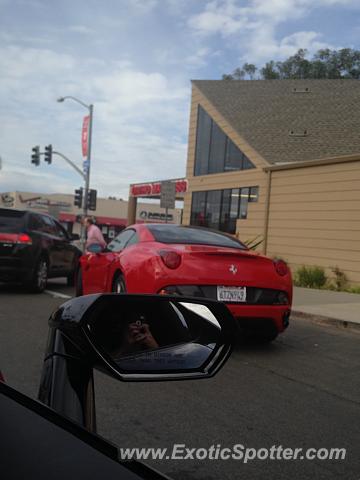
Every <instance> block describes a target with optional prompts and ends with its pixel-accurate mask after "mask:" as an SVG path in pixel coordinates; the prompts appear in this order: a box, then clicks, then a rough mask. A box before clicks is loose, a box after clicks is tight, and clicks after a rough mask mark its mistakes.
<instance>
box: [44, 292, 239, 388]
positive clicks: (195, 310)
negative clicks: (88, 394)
mask: <svg viewBox="0 0 360 480" xmlns="http://www.w3.org/2000/svg"><path fill="white" fill-rule="evenodd" d="M58 312H59V313H58V314H55V317H54V318H56V319H57V320H56V323H54V320H52V322H51V325H52V326H55V325H57V326H58V328H59V329H61V331H63V332H64V333H66V336H67V337H68V338H70V337H71V336H74V335H75V336H74V342H76V341H79V340H80V343H79V348H81V349H83V350H86V351H87V354H86V355H85V357H84V358H83V361H87V362H89V363H92V365H93V366H94V367H95V368H99V369H100V370H102V371H104V372H105V373H107V374H109V375H111V376H113V377H116V378H118V379H119V380H123V381H134V380H136V381H139V380H142V381H147V380H151V381H153V380H175V379H176V380H178V379H182V378H203V377H210V376H212V375H214V374H215V373H216V372H217V371H218V370H219V368H220V367H221V366H222V365H223V362H224V361H225V360H226V358H227V356H228V355H229V352H230V348H231V344H232V341H233V338H234V333H235V330H236V328H237V327H236V324H235V320H234V318H233V317H232V315H231V313H230V312H229V310H228V309H227V307H226V306H225V305H224V304H222V303H218V302H214V301H204V300H195V299H193V298H184V297H168V296H163V295H124V294H121V295H119V294H116V295H114V294H104V295H89V296H86V297H79V298H77V299H73V300H70V301H69V302H67V303H66V304H64V305H63V306H62V307H60V309H59V311H58ZM70 312H71V313H70ZM70 317H71V320H70ZM69 320H70V321H69ZM75 325H76V329H75V330H74V327H75ZM75 331H76V334H74V332H75ZM69 336H70V337H69Z"/></svg>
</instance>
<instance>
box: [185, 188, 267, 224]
mask: <svg viewBox="0 0 360 480" xmlns="http://www.w3.org/2000/svg"><path fill="white" fill-rule="evenodd" d="M258 197H259V187H243V188H231V189H230V188H229V189H226V190H208V191H205V192H193V194H192V205H191V218H190V224H191V225H198V226H202V227H208V228H213V229H215V230H221V231H223V232H227V233H235V232H236V221H237V219H245V218H247V214H248V204H249V202H257V201H258Z"/></svg>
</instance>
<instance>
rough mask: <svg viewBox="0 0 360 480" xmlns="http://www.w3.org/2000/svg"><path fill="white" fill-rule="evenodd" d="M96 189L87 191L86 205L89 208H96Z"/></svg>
mask: <svg viewBox="0 0 360 480" xmlns="http://www.w3.org/2000/svg"><path fill="white" fill-rule="evenodd" d="M96 195H97V191H96V190H89V191H88V202H87V207H88V209H89V210H96Z"/></svg>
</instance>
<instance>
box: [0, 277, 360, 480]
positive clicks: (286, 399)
mask: <svg viewBox="0 0 360 480" xmlns="http://www.w3.org/2000/svg"><path fill="white" fill-rule="evenodd" d="M49 290H51V291H55V292H60V293H65V294H67V295H71V294H72V291H71V289H69V288H67V287H65V286H64V285H63V284H62V283H59V282H56V281H52V282H51V284H50V285H49ZM63 301H64V299H61V298H53V297H52V296H51V295H50V294H41V295H31V294H26V293H25V292H23V291H21V290H19V289H18V288H15V287H14V288H5V287H1V286H0V305H1V308H0V345H1V346H0V368H1V369H2V371H3V373H4V374H5V377H6V380H7V382H8V383H9V384H10V385H12V386H14V387H15V388H18V389H19V390H21V391H22V392H24V393H26V394H28V395H30V396H33V397H35V396H36V393H37V388H38V382H39V377H40V369H41V364H42V356H43V352H44V348H45V342H46V335H47V318H48V316H49V314H50V313H51V311H52V310H53V309H54V308H55V307H56V306H57V305H59V304H61V303H62V302H63ZM359 342H360V335H359V333H357V332H348V331H343V330H339V329H336V328H335V327H329V326H319V325H316V324H313V323H311V322H309V321H307V320H306V319H305V320H304V319H292V322H291V326H290V327H289V329H288V331H287V332H286V333H285V334H283V335H282V336H281V337H280V338H279V339H278V340H276V341H275V342H274V343H273V344H272V345H269V346H259V345H252V344H240V345H238V346H237V347H236V349H235V351H234V352H233V354H232V357H231V358H230V360H229V361H228V363H227V365H225V367H224V368H223V370H222V371H221V372H220V373H219V374H218V375H217V376H216V377H215V378H213V379H210V380H203V381H197V382H169V383H157V384H155V383H152V384H140V383H139V384H137V383H134V384H130V383H118V382H116V381H114V380H113V379H110V378H108V377H106V376H105V375H103V374H99V373H96V376H95V382H96V397H97V416H98V429H99V433H100V434H101V435H103V436H104V437H106V438H108V439H110V440H112V441H113V442H115V443H116V444H117V445H119V446H122V447H146V448H147V447H162V448H165V447H168V448H170V449H171V448H172V446H173V444H185V445H186V447H187V448H194V447H200V448H208V447H210V446H211V445H219V444H221V446H222V447H230V448H231V447H232V446H233V445H235V444H242V445H244V446H245V447H253V448H264V447H267V448H270V447H271V446H273V445H276V446H279V445H282V446H283V447H292V448H301V447H303V448H304V449H307V448H323V447H326V448H332V447H339V448H346V449H347V457H346V460H337V461H329V460H323V461H320V460H314V461H308V460H297V461H294V460H292V461H286V460H282V461H278V460H263V461H261V460H256V461H252V462H249V463H247V464H246V465H244V464H243V463H242V462H241V461H236V460H227V461H221V460H203V461H201V460H183V461H180V460H177V461H175V460H164V461H151V462H149V463H150V464H151V465H153V466H155V467H156V468H157V469H159V470H160V471H162V472H165V473H167V474H168V475H170V476H171V477H173V478H175V479H177V480H190V479H191V480H195V479H198V480H205V479H206V480H208V479H219V478H221V479H224V480H225V479H231V480H234V479H236V480H237V479H252V480H254V479H256V480H258V479H267V480H269V479H289V478H292V479H294V480H298V479H310V478H316V479H319V480H321V479H324V480H325V479H326V480H332V479H334V480H335V479H336V480H338V479H346V480H347V479H349V480H350V479H351V480H352V479H353V480H358V479H359V478H360V374H359V371H360V348H359Z"/></svg>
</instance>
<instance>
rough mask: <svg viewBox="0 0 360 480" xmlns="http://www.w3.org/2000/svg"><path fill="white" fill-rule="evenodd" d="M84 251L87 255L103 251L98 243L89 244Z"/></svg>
mask: <svg viewBox="0 0 360 480" xmlns="http://www.w3.org/2000/svg"><path fill="white" fill-rule="evenodd" d="M86 251H87V252H89V253H101V252H103V251H104V248H103V246H102V245H100V243H91V244H90V245H88V246H87V247H86Z"/></svg>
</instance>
